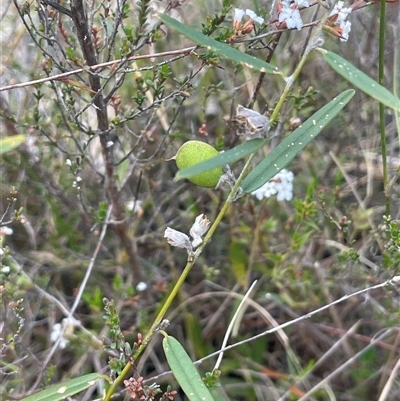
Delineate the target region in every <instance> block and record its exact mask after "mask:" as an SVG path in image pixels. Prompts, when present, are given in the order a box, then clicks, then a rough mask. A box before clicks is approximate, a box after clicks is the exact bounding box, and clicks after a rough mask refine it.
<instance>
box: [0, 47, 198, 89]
mask: <svg viewBox="0 0 400 401" xmlns="http://www.w3.org/2000/svg"><path fill="white" fill-rule="evenodd" d="M194 49H196V46H192V47H187V48H185V49H179V50H170V51H167V52H161V53H154V54H144V55H142V56H132V57H128V58H127V59H126V60H125V59H119V60H112V61H107V62H106V63H100V64H96V65H92V66H90V67H89V68H86V69H85V68H78V69H76V70H73V71H67V72H63V73H61V74H57V75H52V76H51V77H45V78H40V79H36V80H34V81H28V82H21V83H19V84H11V85H6V86H2V87H0V92H4V91H9V90H12V89H17V88H24V87H26V86H33V85H37V84H43V83H45V82H49V81H61V80H62V79H63V78H66V77H69V76H71V75H76V74H80V73H81V72H84V71H86V70H87V69H89V70H90V71H93V72H94V71H96V70H98V69H100V68H104V67H112V68H114V66H115V64H118V63H124V62H125V61H135V60H145V59H149V58H156V57H166V56H173V55H176V54H185V53H187V54H190V53H191V52H192V51H193V50H194Z"/></svg>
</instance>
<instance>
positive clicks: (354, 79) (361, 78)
mask: <svg viewBox="0 0 400 401" xmlns="http://www.w3.org/2000/svg"><path fill="white" fill-rule="evenodd" d="M322 55H323V57H324V59H325V61H326V62H327V63H328V64H329V65H330V66H331V67H332V68H333V69H334V70H335V71H336V72H337V73H338V74H340V75H341V76H342V77H343V78H345V79H347V80H348V81H349V82H350V83H351V84H353V85H354V86H355V87H357V88H358V89H360V90H362V91H363V92H365V93H366V94H367V95H369V96H371V97H372V98H374V99H376V100H377V101H378V102H381V103H382V104H384V105H385V106H387V107H390V108H391V109H394V110H396V111H400V99H399V98H398V97H397V96H395V95H393V93H391V92H390V91H388V90H387V89H386V88H385V87H384V86H382V85H380V84H379V83H378V82H375V81H374V80H373V79H372V78H370V77H369V76H368V75H367V74H365V73H363V72H362V71H360V70H359V69H358V68H356V67H354V65H353V64H351V63H349V62H348V61H347V60H345V59H344V58H342V57H340V56H339V55H337V54H336V53H333V52H330V51H325V50H324V51H323V52H322Z"/></svg>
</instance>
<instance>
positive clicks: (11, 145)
mask: <svg viewBox="0 0 400 401" xmlns="http://www.w3.org/2000/svg"><path fill="white" fill-rule="evenodd" d="M25 140H26V136H25V135H22V134H21V135H13V136H7V137H4V138H0V154H2V153H5V152H9V151H10V150H13V149H15V148H16V147H18V146H19V145H21V143H22V142H24V141H25Z"/></svg>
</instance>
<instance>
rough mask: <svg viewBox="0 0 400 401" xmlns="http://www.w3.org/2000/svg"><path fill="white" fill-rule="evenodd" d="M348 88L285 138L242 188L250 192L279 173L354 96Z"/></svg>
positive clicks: (258, 166)
mask: <svg viewBox="0 0 400 401" xmlns="http://www.w3.org/2000/svg"><path fill="white" fill-rule="evenodd" d="M354 93H355V91H354V90H353V89H348V90H346V91H344V92H342V93H341V94H340V95H339V96H337V97H336V98H334V99H333V100H331V101H330V102H329V103H328V104H326V105H325V106H324V107H322V108H321V109H319V110H318V111H317V112H316V113H314V114H313V115H312V116H311V117H310V118H309V119H308V120H307V121H305V122H304V123H303V124H302V125H300V127H299V128H297V129H296V130H295V131H293V133H292V134H291V135H289V136H288V137H287V138H285V139H284V140H283V141H282V142H281V143H280V144H279V145H278V146H277V147H276V148H275V149H274V150H273V151H272V152H271V153H270V154H269V155H268V156H267V157H266V158H265V159H264V160H263V161H262V162H261V163H260V164H258V165H257V166H256V167H255V168H254V170H252V171H251V172H250V173H249V175H248V176H247V177H246V178H245V179H244V180H243V184H242V189H243V191H244V192H247V193H250V192H253V191H255V190H256V189H258V188H260V187H261V186H263V185H264V184H265V183H266V182H268V181H269V180H270V179H271V178H273V177H274V176H275V175H276V174H278V173H279V171H281V170H282V169H283V168H284V167H286V166H287V165H288V163H289V162H290V161H291V160H293V159H294V157H295V156H296V155H297V154H298V153H300V151H301V150H302V149H303V148H304V147H305V146H306V145H307V144H308V143H309V142H310V141H311V140H312V139H314V138H315V137H316V136H317V135H318V134H319V133H320V132H321V131H322V130H323V129H324V128H325V127H326V125H328V123H329V122H330V121H331V120H332V119H333V118H334V117H335V116H336V115H337V114H338V113H339V112H340V110H342V109H343V107H344V106H345V105H346V104H347V103H348V102H349V101H350V99H351V98H352V97H353V96H354Z"/></svg>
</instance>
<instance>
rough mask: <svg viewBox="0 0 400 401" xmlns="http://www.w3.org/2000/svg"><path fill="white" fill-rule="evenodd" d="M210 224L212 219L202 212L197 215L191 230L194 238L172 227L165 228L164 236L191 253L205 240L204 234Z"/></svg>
mask: <svg viewBox="0 0 400 401" xmlns="http://www.w3.org/2000/svg"><path fill="white" fill-rule="evenodd" d="M210 224H211V223H210V220H208V219H207V217H206V216H205V215H204V214H201V215H199V216H197V217H196V220H195V222H194V224H193V225H192V227H191V229H190V231H189V234H190V236H191V237H192V240H190V239H189V237H188V236H187V235H186V234H184V233H182V232H180V231H177V230H174V229H173V228H170V227H167V229H166V230H165V233H164V238H166V239H167V242H168V243H169V244H170V245H172V246H176V247H178V248H185V249H186V251H187V253H188V254H189V255H191V254H193V251H194V249H196V248H197V247H198V246H199V245H200V244H201V243H202V242H203V235H204V234H205V233H206V232H207V230H208V228H209V227H210Z"/></svg>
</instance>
